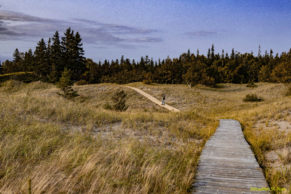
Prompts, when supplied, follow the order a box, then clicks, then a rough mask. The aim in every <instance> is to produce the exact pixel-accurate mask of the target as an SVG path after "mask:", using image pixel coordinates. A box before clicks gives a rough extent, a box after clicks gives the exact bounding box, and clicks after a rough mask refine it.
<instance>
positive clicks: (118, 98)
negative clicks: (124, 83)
mask: <svg viewBox="0 0 291 194" xmlns="http://www.w3.org/2000/svg"><path fill="white" fill-rule="evenodd" d="M126 98H127V94H126V93H125V92H124V91H123V90H119V91H117V92H115V94H114V95H113V96H112V101H113V106H112V107H113V109H114V110H116V111H126V110H127V108H128V106H127V105H126Z"/></svg>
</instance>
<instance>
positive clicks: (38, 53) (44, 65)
mask: <svg viewBox="0 0 291 194" xmlns="http://www.w3.org/2000/svg"><path fill="white" fill-rule="evenodd" d="M34 56H35V67H34V71H35V73H36V74H37V75H38V76H39V77H40V79H41V80H43V81H46V80H47V76H48V74H49V71H50V66H49V63H48V56H47V47H46V44H45V41H44V39H41V40H40V41H39V42H38V44H37V46H36V49H35V51H34Z"/></svg>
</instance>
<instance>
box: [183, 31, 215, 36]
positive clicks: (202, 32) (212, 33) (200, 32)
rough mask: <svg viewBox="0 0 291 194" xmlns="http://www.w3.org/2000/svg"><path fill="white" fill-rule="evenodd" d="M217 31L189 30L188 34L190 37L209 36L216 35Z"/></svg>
mask: <svg viewBox="0 0 291 194" xmlns="http://www.w3.org/2000/svg"><path fill="white" fill-rule="evenodd" d="M217 34H218V33H217V32H214V31H204V30H200V31H194V32H187V33H186V35H187V36H188V37H209V36H215V35H217Z"/></svg>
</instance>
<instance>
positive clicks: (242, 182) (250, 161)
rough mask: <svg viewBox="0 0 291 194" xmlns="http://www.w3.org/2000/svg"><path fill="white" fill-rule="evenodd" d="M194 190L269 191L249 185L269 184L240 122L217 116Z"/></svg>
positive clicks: (200, 164) (218, 191) (198, 170)
mask: <svg viewBox="0 0 291 194" xmlns="http://www.w3.org/2000/svg"><path fill="white" fill-rule="evenodd" d="M193 187H194V188H193V189H194V190H193V193H205V194H206V193H209V194H214V193H221V194H228V193H231V194H232V193H269V192H267V191H251V188H269V187H268V185H267V183H266V180H265V177H264V175H263V172H262V169H261V168H260V166H259V164H258V162H257V160H256V158H255V156H254V154H253V152H252V150H251V148H250V146H249V144H248V143H247V142H246V140H245V138H244V135H243V133H242V129H241V126H240V123H239V122H238V121H235V120H226V119H223V120H220V125H219V127H218V128H217V131H216V132H215V134H214V135H213V136H212V137H211V138H210V139H209V140H208V142H207V143H206V145H205V147H204V149H203V151H202V154H201V156H200V159H199V165H198V169H197V174H196V179H195V183H194V185H193Z"/></svg>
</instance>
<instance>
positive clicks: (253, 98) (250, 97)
mask: <svg viewBox="0 0 291 194" xmlns="http://www.w3.org/2000/svg"><path fill="white" fill-rule="evenodd" d="M243 101H245V102H261V101H263V98H260V97H258V96H257V95H256V94H247V95H246V97H245V98H244V99H243Z"/></svg>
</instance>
